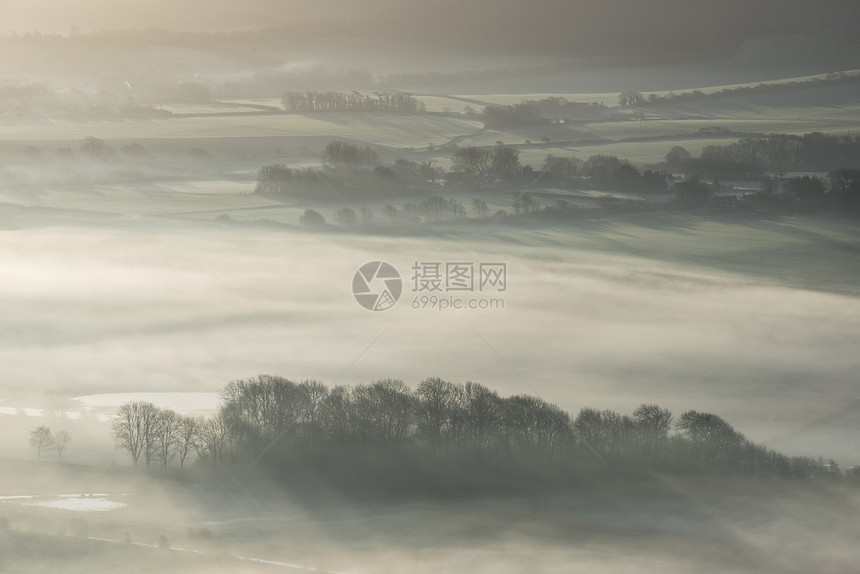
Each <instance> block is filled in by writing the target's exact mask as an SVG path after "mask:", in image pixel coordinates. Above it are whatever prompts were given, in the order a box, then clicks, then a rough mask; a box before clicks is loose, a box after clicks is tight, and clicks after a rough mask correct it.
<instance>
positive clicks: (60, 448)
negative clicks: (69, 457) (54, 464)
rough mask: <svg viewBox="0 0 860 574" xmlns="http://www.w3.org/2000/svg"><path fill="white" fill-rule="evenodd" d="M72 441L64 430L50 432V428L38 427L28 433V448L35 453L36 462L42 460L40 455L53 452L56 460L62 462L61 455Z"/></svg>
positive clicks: (70, 436)
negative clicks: (31, 448)
mask: <svg viewBox="0 0 860 574" xmlns="http://www.w3.org/2000/svg"><path fill="white" fill-rule="evenodd" d="M71 441H72V435H71V434H70V433H69V432H68V431H65V430H59V431H57V432H53V431H51V427H49V426H45V425H40V426H38V427H36V428H34V429H33V430H31V431H30V446H31V447H33V450H34V451H35V453H36V460H42V454H43V453H45V452H47V451H50V450H53V451H54V452H56V453H57V460H58V461H60V462H63V453H64V452H66V447H67V446H68V445H69V443H70V442H71Z"/></svg>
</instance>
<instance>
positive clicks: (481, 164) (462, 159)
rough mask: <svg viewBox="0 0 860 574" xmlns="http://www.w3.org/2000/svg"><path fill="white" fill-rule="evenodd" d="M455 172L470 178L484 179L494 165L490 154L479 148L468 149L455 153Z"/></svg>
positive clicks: (453, 166)
mask: <svg viewBox="0 0 860 574" xmlns="http://www.w3.org/2000/svg"><path fill="white" fill-rule="evenodd" d="M452 160H453V165H452V168H453V171H454V172H456V173H460V174H463V175H466V176H468V177H475V178H482V177H485V176H486V175H487V173H488V172H489V170H490V166H491V165H492V157H491V155H490V152H489V151H487V150H485V149H481V148H479V147H467V148H462V149H458V150H457V151H456V152H454V157H453V158H452Z"/></svg>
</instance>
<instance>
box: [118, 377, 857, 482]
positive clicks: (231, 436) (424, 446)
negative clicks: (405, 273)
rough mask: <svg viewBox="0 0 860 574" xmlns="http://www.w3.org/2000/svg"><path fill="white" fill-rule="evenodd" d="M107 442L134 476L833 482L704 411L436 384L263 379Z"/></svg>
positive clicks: (819, 463) (825, 470)
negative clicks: (578, 404) (191, 412)
mask: <svg viewBox="0 0 860 574" xmlns="http://www.w3.org/2000/svg"><path fill="white" fill-rule="evenodd" d="M113 438H114V441H115V443H116V446H117V448H120V449H122V450H124V451H125V452H127V453H128V454H129V455H130V457H131V459H132V462H133V463H134V464H135V465H139V464H141V463H145V464H146V465H147V466H150V465H152V464H158V465H160V466H161V467H162V468H167V466H168V464H170V463H173V464H178V466H179V468H180V469H181V468H182V467H183V466H185V465H186V460H187V457H188V456H189V454H191V453H193V454H195V455H196V457H197V460H199V461H200V462H201V463H205V464H230V465H233V466H236V467H239V468H242V467H249V466H254V467H263V468H267V469H270V470H272V471H274V472H275V473H276V474H279V475H281V476H282V477H284V478H285V479H287V478H288V477H289V476H291V475H292V474H302V473H309V472H310V473H313V474H320V475H323V476H327V475H331V474H335V475H344V476H350V477H357V476H365V477H368V476H373V477H376V478H379V474H380V472H381V473H383V474H384V473H388V472H389V471H391V472H394V476H393V477H392V476H389V477H388V478H390V479H392V480H393V479H396V480H400V479H403V478H404V477H408V478H409V479H410V480H412V479H416V480H417V478H416V477H418V476H422V477H424V478H422V479H421V481H423V482H421V484H424V485H425V486H426V485H427V484H429V483H427V482H426V481H431V482H434V484H435V483H444V482H445V481H449V482H450V481H454V482H456V481H458V480H461V479H462V480H470V478H469V477H471V476H475V475H476V473H477V475H481V476H486V473H491V474H493V475H494V476H495V477H496V480H503V479H504V480H506V479H511V480H514V482H517V481H519V480H521V479H526V478H528V479H529V480H533V479H535V480H549V481H552V482H554V483H558V484H569V483H570V481H571V480H573V479H574V478H575V477H576V476H580V475H582V474H583V473H585V474H588V473H599V474H606V473H608V474H612V475H624V476H626V475H631V474H634V475H635V474H638V473H643V472H662V473H670V474H679V475H688V474H713V475H725V476H728V475H732V476H746V477H763V478H771V479H776V478H779V479H790V478H791V479H804V480H822V479H824V480H836V479H839V478H841V477H843V473H842V472H841V471H840V469H839V467H838V465H837V464H836V463H835V462H833V461H824V460H823V459H820V458H818V459H814V458H810V457H790V456H786V455H783V454H779V453H777V452H775V451H773V450H770V449H768V448H766V447H764V446H761V445H757V444H755V443H753V442H752V441H750V440H748V439H747V438H746V437H744V435H743V434H741V433H740V432H738V431H737V430H735V429H734V428H733V427H732V426H731V425H730V424H729V423H728V422H726V421H725V420H723V419H722V418H721V417H719V416H718V415H716V414H713V413H707V412H699V411H695V410H689V411H686V412H684V413H682V414H681V415H679V416H675V415H673V413H672V412H671V411H669V410H668V409H665V408H662V407H660V406H658V405H655V404H642V405H640V406H639V407H638V408H637V409H635V410H634V411H633V412H632V413H631V414H621V413H618V412H615V411H612V410H597V409H594V408H583V409H581V410H580V411H579V413H578V414H577V415H576V416H571V415H570V414H569V413H568V412H566V411H564V410H563V409H561V408H559V407H558V406H557V405H554V404H552V403H549V402H547V401H545V400H543V399H541V398H539V397H536V396H531V395H513V396H509V397H503V396H500V395H499V394H498V393H497V392H496V391H494V390H492V389H490V388H488V387H486V386H484V385H481V384H477V383H473V382H467V383H464V384H458V383H452V382H449V381H445V380H443V379H441V378H438V377H430V378H427V379H424V380H423V381H421V382H420V383H419V384H418V385H417V386H416V387H415V388H414V389H412V388H410V387H409V386H407V385H406V384H405V383H404V382H403V381H400V380H395V379H383V380H378V381H374V382H371V383H368V384H360V385H356V386H353V387H347V386H342V385H336V386H332V387H329V386H327V385H325V384H323V383H321V382H319V381H315V380H304V381H301V382H295V381H291V380H289V379H286V378H283V377H279V376H272V375H260V376H257V377H251V378H248V379H240V380H236V381H233V382H230V383H229V384H227V385H226V386H225V387H224V389H223V390H222V392H221V405H220V408H219V411H218V412H217V414H215V415H214V416H212V417H211V418H209V419H203V418H190V417H184V416H181V415H178V414H176V413H175V412H173V411H171V410H169V409H160V408H158V407H156V406H155V405H152V404H151V403H144V402H131V403H127V404H125V405H123V406H122V407H121V408H120V411H119V415H118V417H117V418H116V419H115V421H114V423H113ZM174 461H175V462H174ZM392 469H396V471H393V470H392ZM344 473H345V474H344ZM852 477H853V475H852Z"/></svg>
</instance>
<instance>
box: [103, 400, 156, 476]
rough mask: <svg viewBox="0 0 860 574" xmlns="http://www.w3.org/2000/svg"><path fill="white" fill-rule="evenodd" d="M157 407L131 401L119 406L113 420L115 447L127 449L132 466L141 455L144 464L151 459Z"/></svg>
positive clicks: (148, 462) (135, 464) (137, 461)
mask: <svg viewBox="0 0 860 574" xmlns="http://www.w3.org/2000/svg"><path fill="white" fill-rule="evenodd" d="M158 411H159V409H158V407H156V406H155V405H154V404H152V403H147V402H143V401H132V402H130V403H126V404H124V405H122V406H121V407H120V408H119V413H118V414H117V418H116V419H114V421H113V429H112V435H113V439H114V443H116V447H117V448H119V449H123V450H127V451H128V453H129V454H130V455H131V460H132V461H133V462H134V466H138V464H139V462H140V457H141V455H143V456H144V458H145V460H146V466H149V464H150V462H151V461H152V454H153V451H154V450H155V449H154V447H155V429H156V424H157V418H158Z"/></svg>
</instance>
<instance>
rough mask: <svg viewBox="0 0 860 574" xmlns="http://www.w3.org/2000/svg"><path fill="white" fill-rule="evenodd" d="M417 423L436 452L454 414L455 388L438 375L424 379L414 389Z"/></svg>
mask: <svg viewBox="0 0 860 574" xmlns="http://www.w3.org/2000/svg"><path fill="white" fill-rule="evenodd" d="M415 395H416V396H417V398H418V401H417V402H418V404H417V407H418V408H417V411H418V416H419V421H420V422H419V425H420V428H421V429H422V430H423V432H424V434H425V435H426V437H427V439H428V440H429V441H430V444H431V446H432V447H433V451H434V452H436V451H437V449H438V448H439V445H440V443H441V441H442V433H443V431H444V430H446V429H447V427H448V425H449V424H450V422H451V416H452V415H453V414H454V404H455V400H456V398H457V388H456V387H455V385H453V384H452V383H449V382H448V381H444V380H442V379H440V378H438V377H431V378H429V379H424V380H423V381H421V382H420V383H419V384H418V388H417V389H416V390H415Z"/></svg>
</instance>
